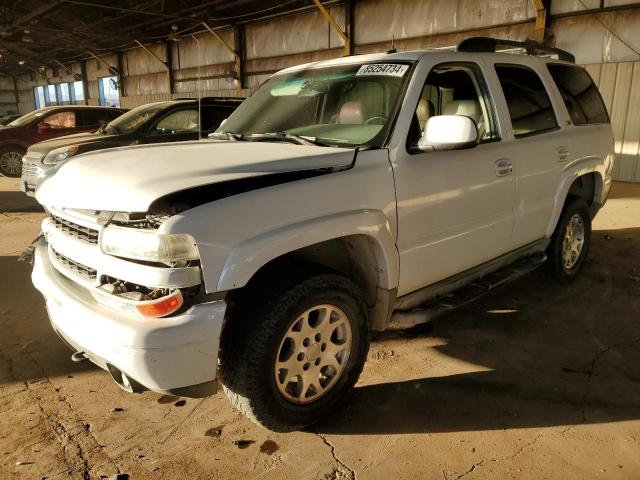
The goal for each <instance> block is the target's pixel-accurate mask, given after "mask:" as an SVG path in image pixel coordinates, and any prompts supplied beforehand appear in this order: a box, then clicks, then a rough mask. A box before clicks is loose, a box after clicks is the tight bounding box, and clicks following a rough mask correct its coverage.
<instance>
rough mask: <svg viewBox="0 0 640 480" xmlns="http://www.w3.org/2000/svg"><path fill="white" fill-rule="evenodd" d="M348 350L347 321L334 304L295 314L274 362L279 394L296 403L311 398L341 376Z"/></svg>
mask: <svg viewBox="0 0 640 480" xmlns="http://www.w3.org/2000/svg"><path fill="white" fill-rule="evenodd" d="M350 353H351V322H350V321H349V318H348V317H347V315H346V314H345V313H344V312H343V311H342V310H341V309H340V308H338V307H336V306H335V305H328V304H324V305H318V306H315V307H313V308H310V309H309V310H307V311H306V312H304V313H303V314H302V315H300V316H299V317H298V318H296V319H295V320H294V321H293V322H292V323H291V325H290V326H289V329H288V330H287V332H286V333H285V335H284V338H283V339H282V342H280V347H279V349H278V356H277V358H276V363H275V370H274V374H275V380H276V385H277V386H278V391H279V392H280V394H281V395H282V396H283V397H284V398H285V399H286V400H288V401H290V402H292V403H297V404H306V403H310V402H313V401H315V400H317V399H319V398H320V397H322V396H323V395H325V394H326V393H327V392H329V391H330V390H331V389H332V388H333V387H334V386H335V384H336V382H337V381H338V379H339V378H340V377H341V375H342V373H343V372H344V369H345V367H346V365H347V362H348V361H349V355H350Z"/></svg>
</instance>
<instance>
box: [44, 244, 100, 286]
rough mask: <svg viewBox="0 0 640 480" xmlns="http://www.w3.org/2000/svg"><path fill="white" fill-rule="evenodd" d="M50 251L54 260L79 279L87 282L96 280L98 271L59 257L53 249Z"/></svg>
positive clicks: (62, 256)
mask: <svg viewBox="0 0 640 480" xmlns="http://www.w3.org/2000/svg"><path fill="white" fill-rule="evenodd" d="M51 250H52V251H53V256H54V257H55V258H56V260H57V261H58V262H59V263H61V264H62V265H64V266H65V267H66V268H67V270H70V271H71V272H73V273H75V274H76V275H79V276H80V277H84V278H88V279H89V280H95V279H96V277H97V275H98V271H97V270H96V269H95V268H90V267H87V266H86V265H82V264H81V263H78V262H74V261H73V260H71V259H70V258H68V257H65V256H64V255H61V254H60V253H58V252H56V251H55V250H53V249H51Z"/></svg>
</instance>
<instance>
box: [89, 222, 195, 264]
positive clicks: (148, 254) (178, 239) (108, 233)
mask: <svg viewBox="0 0 640 480" xmlns="http://www.w3.org/2000/svg"><path fill="white" fill-rule="evenodd" d="M100 248H101V249H102V251H103V252H104V253H106V254H108V255H113V256H116V257H124V258H130V259H132V260H144V261H147V262H160V263H164V264H166V265H173V264H174V263H176V262H184V261H189V260H197V259H198V258H199V255H198V248H197V247H196V242H195V240H194V239H193V237H192V236H191V235H186V234H182V233H178V234H162V233H157V232H155V231H153V230H139V229H135V228H129V227H117V226H108V227H106V228H105V229H104V230H103V231H102V234H101V235H100Z"/></svg>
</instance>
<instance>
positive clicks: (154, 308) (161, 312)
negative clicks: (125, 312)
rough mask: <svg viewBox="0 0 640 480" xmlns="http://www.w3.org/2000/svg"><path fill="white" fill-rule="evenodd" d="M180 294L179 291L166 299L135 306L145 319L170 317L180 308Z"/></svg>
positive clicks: (181, 301)
mask: <svg viewBox="0 0 640 480" xmlns="http://www.w3.org/2000/svg"><path fill="white" fill-rule="evenodd" d="M182 303H183V300H182V294H181V293H180V290H178V291H176V292H175V293H172V294H171V295H169V296H168V297H163V298H160V299H158V300H156V301H154V302H149V303H144V304H142V305H136V308H137V309H138V312H140V313H141V314H142V315H144V316H145V317H151V318H158V317H166V316H167V315H171V314H172V313H173V312H175V311H176V310H178V309H179V308H180V307H181V306H182Z"/></svg>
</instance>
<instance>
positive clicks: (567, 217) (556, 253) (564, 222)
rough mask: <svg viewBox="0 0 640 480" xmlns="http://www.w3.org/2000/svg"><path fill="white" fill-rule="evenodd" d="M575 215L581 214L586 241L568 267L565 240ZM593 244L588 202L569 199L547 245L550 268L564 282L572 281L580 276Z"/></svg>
mask: <svg viewBox="0 0 640 480" xmlns="http://www.w3.org/2000/svg"><path fill="white" fill-rule="evenodd" d="M574 215H579V216H580V217H581V219H582V222H583V225H584V243H583V245H582V249H581V251H580V255H579V256H578V259H577V261H576V262H575V264H574V265H573V266H572V267H571V268H567V267H566V266H565V264H564V261H563V241H564V238H565V234H566V231H567V226H568V224H569V222H570V221H571V219H572V218H573V217H574ZM590 245H591V211H590V209H589V206H588V205H587V203H586V202H585V201H584V200H583V199H581V198H571V199H569V200H568V201H567V203H566V205H565V207H564V209H563V211H562V214H561V215H560V219H559V220H558V225H557V226H556V230H555V231H554V233H553V236H552V237H551V243H550V244H549V246H548V247H547V257H548V259H549V260H548V262H549V265H548V266H549V270H550V272H551V273H552V274H553V276H554V277H555V278H556V280H558V282H560V283H562V284H568V283H571V282H572V281H573V280H575V278H576V277H577V276H578V274H579V273H580V271H581V270H582V267H583V266H584V262H585V260H586V258H587V255H588V253H589V246H590Z"/></svg>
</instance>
